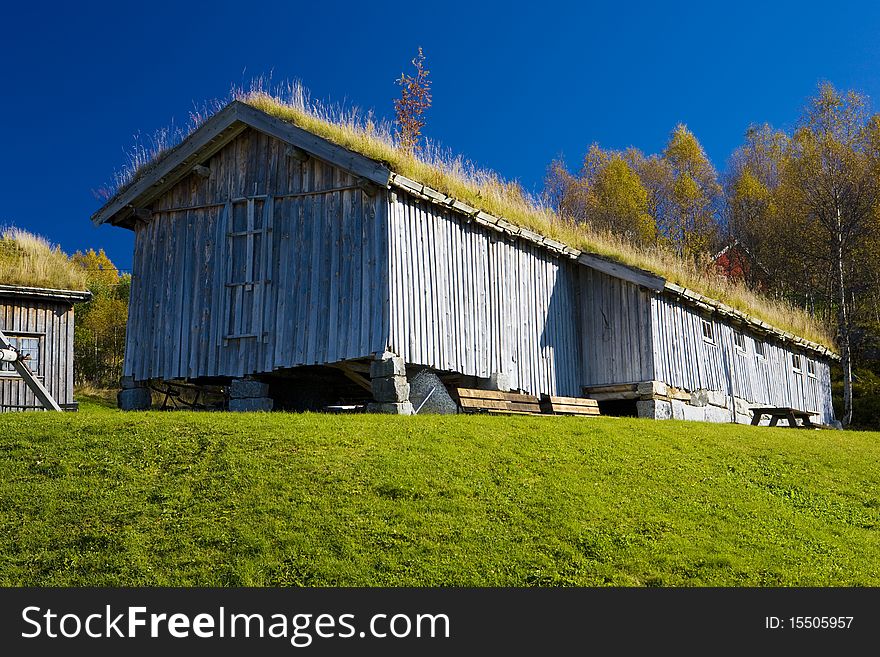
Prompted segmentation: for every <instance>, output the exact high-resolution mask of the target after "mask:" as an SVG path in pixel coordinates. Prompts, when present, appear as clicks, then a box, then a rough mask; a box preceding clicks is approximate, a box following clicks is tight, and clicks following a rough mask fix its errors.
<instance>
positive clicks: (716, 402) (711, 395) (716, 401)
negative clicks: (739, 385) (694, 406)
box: [706, 390, 730, 408]
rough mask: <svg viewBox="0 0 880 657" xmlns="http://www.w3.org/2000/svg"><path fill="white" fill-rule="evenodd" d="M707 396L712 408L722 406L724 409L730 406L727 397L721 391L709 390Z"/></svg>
mask: <svg viewBox="0 0 880 657" xmlns="http://www.w3.org/2000/svg"><path fill="white" fill-rule="evenodd" d="M706 395H707V400H708V402H709V403H710V404H712V406H721V407H722V408H728V407H729V406H730V404H729V403H728V398H727V395H725V394H724V393H723V392H721V391H720V390H707V391H706Z"/></svg>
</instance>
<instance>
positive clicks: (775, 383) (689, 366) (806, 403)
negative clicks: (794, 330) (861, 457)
mask: <svg viewBox="0 0 880 657" xmlns="http://www.w3.org/2000/svg"><path fill="white" fill-rule="evenodd" d="M704 318H705V319H709V321H711V323H712V326H713V331H714V337H715V341H714V344H710V343H709V342H707V341H706V340H704V339H703V331H702V320H703V319H704ZM652 323H653V325H654V327H655V330H654V358H655V378H656V379H657V380H659V381H663V382H665V383H667V384H669V385H672V386H675V387H677V388H682V389H684V390H690V391H693V390H700V389H707V390H717V391H720V392H723V393H724V394H727V395H731V394H732V395H735V396H737V397H740V398H742V399H746V400H747V401H749V402H751V403H754V404H764V405H768V406H790V407H792V408H798V409H801V410H806V411H815V412H817V413H818V414H819V415H820V417H821V421H822V422H826V423H828V422H831V421H832V420H833V419H834V411H833V409H832V408H831V384H830V370H829V366H828V363H827V362H823V361H818V360H816V358H815V357H814V356H812V355H809V356H808V355H807V354H805V353H801V352H799V351H797V350H792V349H789V348H786V347H784V346H783V345H782V344H780V343H779V342H775V341H770V342H768V341H765V340H763V339H762V338H761V337H759V336H757V335H755V334H753V333H751V332H749V331H748V330H744V331H743V330H741V329H739V328H734V327H733V326H731V325H729V324H727V323H725V322H722V321H719V320H718V319H717V318H709V317H708V316H706V315H703V314H701V313H700V312H699V311H697V310H696V309H694V308H691V307H689V306H685V305H683V304H681V303H678V302H676V301H674V300H672V299H669V298H667V297H664V296H662V295H656V296H655V297H654V299H653V303H652ZM737 331H739V332H741V333H743V336H744V340H743V346H744V347H745V349H744V350H743V349H740V348H739V347H737V346H736V344H735V340H734V334H735V332H737ZM756 343H762V344H763V345H764V352H765V355H764V356H759V355H758V354H757V352H756ZM793 353H795V354H800V356H801V361H802V367H801V372H796V371H795V370H794V369H793V367H792V354H793ZM807 360H812V361H813V362H814V363H815V365H816V375H815V376H812V375H810V374H809V373H808V368H807Z"/></svg>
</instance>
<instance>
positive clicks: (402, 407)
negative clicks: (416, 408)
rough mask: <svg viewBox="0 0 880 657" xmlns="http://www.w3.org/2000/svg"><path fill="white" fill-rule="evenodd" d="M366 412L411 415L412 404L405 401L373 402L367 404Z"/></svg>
mask: <svg viewBox="0 0 880 657" xmlns="http://www.w3.org/2000/svg"><path fill="white" fill-rule="evenodd" d="M367 413H386V414H388V415H412V414H413V405H412V404H411V403H410V402H409V401H405V402H399V403H394V402H374V403H371V404H367Z"/></svg>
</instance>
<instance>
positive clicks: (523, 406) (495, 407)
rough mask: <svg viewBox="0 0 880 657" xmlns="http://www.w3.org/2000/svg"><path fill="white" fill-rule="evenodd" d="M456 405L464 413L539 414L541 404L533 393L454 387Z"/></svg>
mask: <svg viewBox="0 0 880 657" xmlns="http://www.w3.org/2000/svg"><path fill="white" fill-rule="evenodd" d="M455 393H456V396H457V397H458V405H459V406H461V410H462V411H463V412H464V413H502V414H515V415H540V413H541V404H540V402H539V401H538V398H537V397H535V396H534V395H523V394H519V393H516V392H500V391H498V390H475V389H472V388H456V389H455Z"/></svg>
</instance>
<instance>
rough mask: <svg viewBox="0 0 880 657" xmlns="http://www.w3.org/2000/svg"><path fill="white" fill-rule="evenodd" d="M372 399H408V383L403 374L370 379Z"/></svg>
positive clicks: (397, 401)
mask: <svg viewBox="0 0 880 657" xmlns="http://www.w3.org/2000/svg"><path fill="white" fill-rule="evenodd" d="M370 387H371V388H372V390H373V399H375V400H376V401H377V402H390V403H399V402H404V401H409V383H407V381H406V377H405V376H383V377H380V378H378V379H372V380H371V381H370Z"/></svg>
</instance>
